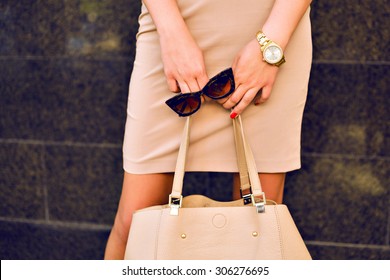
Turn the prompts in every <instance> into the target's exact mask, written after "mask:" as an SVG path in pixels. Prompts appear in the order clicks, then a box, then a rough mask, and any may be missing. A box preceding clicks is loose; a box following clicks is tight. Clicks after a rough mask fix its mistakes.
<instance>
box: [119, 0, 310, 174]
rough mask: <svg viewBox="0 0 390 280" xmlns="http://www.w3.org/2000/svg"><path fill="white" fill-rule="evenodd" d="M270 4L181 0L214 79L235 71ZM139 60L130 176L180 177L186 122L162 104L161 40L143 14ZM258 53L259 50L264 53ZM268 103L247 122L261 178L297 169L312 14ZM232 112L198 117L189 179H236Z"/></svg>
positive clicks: (215, 109)
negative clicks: (208, 175) (205, 175)
mask: <svg viewBox="0 0 390 280" xmlns="http://www.w3.org/2000/svg"><path fill="white" fill-rule="evenodd" d="M273 3H274V1H273V0H228V1H227V0H178V5H179V8H180V10H181V12H182V15H183V18H184V19H185V21H186V23H187V25H188V27H189V29H190V31H191V33H192V35H193V36H194V38H195V40H196V41H197V43H198V45H199V46H200V48H201V49H202V50H203V52H204V58H205V63H206V69H207V73H208V75H209V77H212V76H214V75H215V74H217V73H218V72H220V71H222V70H224V69H226V68H228V67H230V66H231V64H232V62H233V59H234V57H235V55H236V54H237V53H238V52H239V50H240V49H241V48H242V47H243V46H245V45H246V44H247V43H248V42H249V41H250V40H252V39H253V38H254V37H255V35H256V33H257V31H259V29H260V28H261V27H262V26H263V23H264V22H265V20H266V18H267V16H268V14H269V12H270V10H271V8H272V5H273ZM139 24H140V27H139V32H138V34H137V43H136V58H135V61H134V69H133V71H132V75H131V81H130V86H129V97H128V108H127V120H126V127H125V137H124V143H123V160H124V169H125V171H126V172H129V173H133V174H147V173H164V172H172V171H174V169H175V164H176V159H177V153H178V148H179V145H180V141H181V135H182V130H183V127H184V124H185V118H182V117H179V116H178V115H177V114H176V113H174V112H173V111H172V110H171V109H170V108H169V107H168V106H167V105H166V104H165V101H166V100H167V99H169V98H170V97H172V96H174V95H175V93H172V92H170V91H169V89H168V86H167V82H166V79H165V76H164V70H163V65H162V61H161V56H160V46H159V39H158V34H157V32H156V28H155V26H154V24H153V21H152V19H151V17H150V15H149V13H148V11H147V9H146V8H145V6H142V11H141V15H140V17H139ZM259 51H260V50H259ZM285 57H286V63H285V64H283V65H282V66H281V67H280V70H279V72H278V76H277V79H276V82H275V84H274V87H273V90H272V94H271V97H270V99H269V100H268V101H267V102H266V103H264V104H262V105H260V106H255V105H253V104H252V105H250V106H249V107H248V108H247V109H246V111H245V112H244V113H243V114H242V118H243V125H244V130H245V133H246V137H247V139H248V142H249V144H250V145H251V147H252V150H253V153H254V156H255V159H256V164H257V168H258V171H259V172H265V173H274V172H287V171H291V170H294V169H299V168H300V165H301V164H300V144H301V143H300V142H301V124H302V115H303V110H304V106H305V102H306V96H307V88H308V80H309V73H310V67H311V61H312V42H311V26H310V18H309V9H308V10H307V12H306V14H305V15H304V17H303V18H302V20H301V21H300V23H299V25H298V27H297V29H296V30H295V32H294V34H293V36H292V38H291V40H290V42H289V44H288V46H287V48H286V49H285ZM229 115H230V111H229V110H226V109H224V108H223V107H222V106H221V105H219V104H218V103H216V102H213V101H210V102H206V103H204V104H202V106H201V108H200V110H199V111H198V112H196V113H195V114H194V115H193V118H192V124H191V136H190V147H189V152H188V158H187V164H186V170H187V171H216V172H237V171H238V169H237V163H236V154H235V146H234V137H233V127H232V121H231V119H230V117H229Z"/></svg>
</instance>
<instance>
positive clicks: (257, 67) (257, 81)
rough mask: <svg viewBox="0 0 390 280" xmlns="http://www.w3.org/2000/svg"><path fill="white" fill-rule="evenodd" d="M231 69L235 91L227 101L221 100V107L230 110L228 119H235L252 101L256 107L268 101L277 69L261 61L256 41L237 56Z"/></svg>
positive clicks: (261, 57)
mask: <svg viewBox="0 0 390 280" xmlns="http://www.w3.org/2000/svg"><path fill="white" fill-rule="evenodd" d="M232 68H233V73H234V80H235V83H236V90H235V92H233V94H232V95H230V96H229V98H228V99H227V100H223V107H224V108H226V109H232V112H231V114H230V117H231V118H235V117H236V116H237V115H239V114H241V113H242V112H243V111H244V110H245V108H246V107H247V106H248V105H249V104H250V103H251V102H252V101H254V103H255V105H258V104H262V103H264V102H265V101H267V100H268V98H269V97H270V95H271V90H272V86H273V84H274V82H275V79H276V74H277V72H278V69H279V68H278V67H277V66H273V65H269V64H268V63H267V62H265V61H263V56H262V54H261V52H260V46H259V43H258V42H257V40H256V39H253V40H252V41H250V42H249V43H248V44H247V45H246V46H245V47H244V48H243V49H242V50H241V51H240V52H239V53H238V54H237V56H236V58H235V59H234V62H233V65H232ZM260 92H261V93H260ZM258 93H259V94H258Z"/></svg>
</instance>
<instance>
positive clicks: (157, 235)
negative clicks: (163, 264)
mask: <svg viewBox="0 0 390 280" xmlns="http://www.w3.org/2000/svg"><path fill="white" fill-rule="evenodd" d="M163 212H164V210H163V209H162V210H160V219H158V225H157V227H156V240H155V241H154V242H155V246H154V248H156V249H155V250H154V259H155V260H157V252H158V244H159V237H160V235H159V234H158V233H159V232H160V225H161V219H162V214H163Z"/></svg>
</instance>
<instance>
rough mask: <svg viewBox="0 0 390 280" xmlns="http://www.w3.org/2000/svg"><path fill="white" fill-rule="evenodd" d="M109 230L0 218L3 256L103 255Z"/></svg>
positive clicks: (77, 257)
mask: <svg viewBox="0 0 390 280" xmlns="http://www.w3.org/2000/svg"><path fill="white" fill-rule="evenodd" d="M108 234H109V231H108V230H105V229H94V228H77V227H74V228H72V227H64V226H56V225H47V224H39V223H37V224H24V223H13V222H0V236H1V238H0V258H1V259H2V260H99V259H103V255H104V249H105V246H106V242H107V238H108Z"/></svg>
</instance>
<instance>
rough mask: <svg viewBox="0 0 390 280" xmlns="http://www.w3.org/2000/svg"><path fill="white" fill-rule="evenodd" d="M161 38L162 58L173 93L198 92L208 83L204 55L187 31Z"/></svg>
mask: <svg viewBox="0 0 390 280" xmlns="http://www.w3.org/2000/svg"><path fill="white" fill-rule="evenodd" d="M179 32H180V33H179V34H178V33H177V32H176V33H172V36H164V37H160V44H161V56H162V61H163V64H164V72H165V76H166V78H167V82H168V87H169V89H170V90H171V91H172V92H182V93H186V92H196V91H199V90H201V89H202V88H203V87H204V86H205V85H206V83H207V82H208V80H209V79H208V77H207V74H206V67H205V63H204V58H203V53H202V51H201V50H200V48H199V47H198V45H197V44H196V42H195V40H194V39H193V38H192V36H191V34H190V33H189V32H188V31H187V30H180V31H179Z"/></svg>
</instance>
